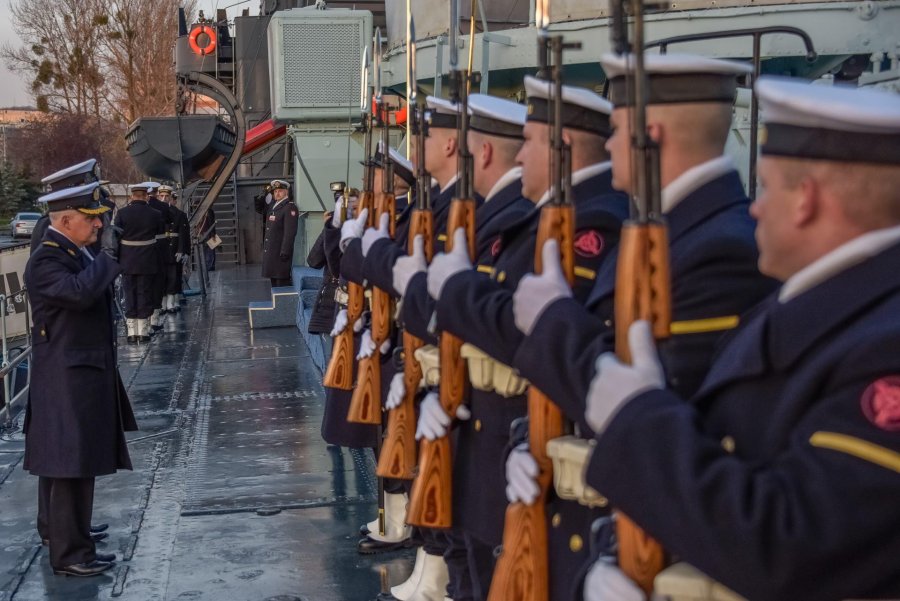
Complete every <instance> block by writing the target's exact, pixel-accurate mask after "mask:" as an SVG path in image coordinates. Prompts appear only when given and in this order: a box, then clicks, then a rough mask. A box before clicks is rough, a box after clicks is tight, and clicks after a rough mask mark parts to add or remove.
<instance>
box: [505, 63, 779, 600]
mask: <svg viewBox="0 0 900 601" xmlns="http://www.w3.org/2000/svg"><path fill="white" fill-rule="evenodd" d="M601 64H602V66H603V68H604V70H605V71H606V73H607V76H608V77H609V78H610V98H611V99H612V100H613V102H614V104H615V109H614V110H613V112H612V115H611V124H612V130H613V135H612V137H611V138H610V139H609V142H608V143H607V148H608V149H609V150H610V152H611V155H612V176H613V185H614V186H615V187H616V188H617V189H621V190H625V191H627V192H633V190H632V178H631V169H630V166H631V152H632V150H631V135H630V129H629V125H630V123H631V113H632V105H631V104H630V102H632V100H631V99H630V98H629V96H628V95H627V93H626V89H625V75H626V71H625V58H624V57H615V56H612V55H610V56H606V57H604V59H603V60H602V63H601ZM645 64H646V70H647V73H648V78H649V82H650V94H649V97H648V107H647V119H648V124H649V128H650V131H651V135H653V136H655V137H657V138H658V139H659V148H660V150H659V153H660V171H661V185H662V208H663V212H664V214H665V215H666V217H667V222H668V226H669V252H670V257H671V263H670V264H671V274H672V282H673V286H672V290H673V294H672V306H673V320H674V323H673V324H672V336H671V338H670V339H669V340H668V341H667V343H666V346H665V349H664V351H663V352H664V356H665V364H666V374H667V377H668V379H669V383H670V385H671V386H672V387H673V388H675V389H676V390H678V391H679V392H681V393H682V394H684V395H685V396H689V395H690V394H692V393H693V392H695V391H696V390H697V387H698V386H699V384H700V382H701V381H702V379H703V377H704V375H705V373H706V370H707V369H708V367H709V364H710V361H711V359H712V355H713V351H714V349H715V348H716V345H717V343H718V342H719V340H720V339H721V337H722V335H723V334H725V333H727V332H728V331H730V330H731V329H733V328H734V327H735V326H736V325H737V324H738V323H739V319H740V315H741V314H742V313H744V312H745V311H746V310H748V309H749V308H750V307H752V306H753V305H754V304H756V303H757V302H759V300H761V299H762V298H763V297H765V296H766V295H767V294H769V293H770V292H771V291H772V289H773V287H774V281H772V280H770V279H768V278H765V277H764V276H762V275H760V274H759V271H758V269H757V267H756V259H757V250H756V243H755V241H754V238H753V231H754V224H753V220H752V219H751V218H750V215H749V206H750V201H749V200H748V198H747V196H746V194H745V192H744V188H743V185H742V184H741V180H740V177H739V175H738V173H737V171H736V170H735V168H734V165H733V163H732V161H731V159H729V158H728V157H726V156H723V154H724V150H725V142H726V139H727V137H728V132H729V129H730V127H731V115H732V103H733V99H734V96H735V93H736V87H737V78H738V77H739V76H741V75H743V74H745V73H747V72H748V69H749V67H748V66H746V65H744V64H740V63H734V62H729V61H721V60H715V59H707V58H702V57H695V56H689V55H676V54H668V55H665V56H659V55H648V56H647V58H646V63H645ZM617 253H618V251H616V254H617ZM616 258H617V255H616ZM547 261H551V262H555V264H556V265H558V257H552V258H550V259H545V264H547ZM615 272H616V261H614V260H613V261H610V262H608V263H607V264H605V265H604V266H603V268H602V269H601V271H600V272H599V273H598V277H597V281H596V284H595V286H594V289H593V290H592V292H591V294H590V296H589V297H588V299H587V302H586V303H582V302H580V301H579V300H578V299H576V298H573V297H572V296H571V294H570V293H568V286H567V285H565V283H564V282H562V283H561V282H560V281H559V279H558V278H553V277H552V275H550V274H551V273H555V271H554V270H551V271H550V272H546V274H545V276H543V277H527V278H525V279H523V280H522V282H521V283H520V284H519V288H518V290H517V291H516V294H515V295H514V297H513V305H514V313H515V321H516V325H517V326H518V327H519V329H520V330H521V331H522V333H523V334H527V335H526V336H525V338H524V340H523V341H522V344H521V345H520V346H519V348H518V350H517V351H516V353H515V356H514V358H513V366H514V367H515V368H516V369H517V370H518V373H519V374H521V375H522V377H524V378H526V379H527V380H528V381H529V382H531V384H532V385H534V386H537V387H538V388H539V389H540V390H541V391H543V392H544V393H545V394H547V395H548V396H549V397H550V398H551V399H553V400H554V401H555V402H556V403H557V404H558V405H559V406H560V407H561V408H562V409H563V411H564V413H565V414H566V415H567V416H568V418H569V419H570V420H571V421H573V422H575V423H577V424H578V428H577V431H578V432H579V433H580V434H581V435H582V437H584V438H587V439H590V437H591V434H592V433H591V430H590V428H589V426H588V424H586V423H585V422H584V419H583V415H584V398H585V396H586V394H587V388H588V386H589V385H590V381H591V378H592V377H593V376H594V373H595V372H594V360H595V359H596V357H597V356H598V355H599V354H600V353H603V352H606V351H609V350H611V349H612V348H613V346H612V345H613V342H614V341H613V335H612V334H613V328H612V324H613V312H612V309H613V298H614V294H615V282H616V277H615ZM533 353H538V354H539V357H535V356H533ZM535 465H536V464H535V463H534V461H533V459H532V458H531V455H530V454H529V453H528V452H527V451H524V450H522V449H519V450H518V451H517V452H514V453H512V454H511V456H510V459H509V464H508V472H507V473H508V476H509V478H510V491H511V497H512V499H513V500H517V501H525V502H533V500H534V497H533V495H534V493H535V491H536V490H537V488H536V486H535V485H534V484H533V474H534V471H533V470H534V467H535ZM576 471H579V470H576ZM579 473H580V471H579ZM529 474H532V475H529ZM524 491H527V494H525V492H524ZM608 514H609V508H608V505H607V503H606V500H605V499H604V498H602V497H599V498H593V499H592V498H586V497H585V498H581V499H579V500H578V501H576V500H563V499H560V498H559V497H558V496H556V495H552V496H551V498H550V501H549V503H548V516H549V518H550V520H551V527H550V542H551V555H550V557H551V559H550V564H551V590H552V591H553V593H555V595H554V597H555V598H559V599H566V598H572V597H573V595H575V594H576V593H575V591H574V590H573V588H572V587H573V586H577V585H578V582H580V579H579V578H577V577H576V571H578V570H579V569H580V568H581V567H582V566H584V564H585V561H586V560H587V559H588V555H589V551H590V547H591V545H589V544H588V543H589V542H590V541H591V525H592V523H594V521H595V520H596V519H598V518H600V517H604V516H606V515H608ZM602 547H603V542H602V541H601V542H600V543H599V544H596V545H594V548H595V549H598V550H599V549H600V548H602Z"/></svg>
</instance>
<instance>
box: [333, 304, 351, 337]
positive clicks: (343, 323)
mask: <svg viewBox="0 0 900 601" xmlns="http://www.w3.org/2000/svg"><path fill="white" fill-rule="evenodd" d="M348 321H349V318H348V317H347V309H341V310H340V311H338V314H337V315H335V316H334V326H332V328H331V337H332V338H334V337H335V336H337V335H338V334H340V333H341V332H343V331H344V328H346V327H347V322H348Z"/></svg>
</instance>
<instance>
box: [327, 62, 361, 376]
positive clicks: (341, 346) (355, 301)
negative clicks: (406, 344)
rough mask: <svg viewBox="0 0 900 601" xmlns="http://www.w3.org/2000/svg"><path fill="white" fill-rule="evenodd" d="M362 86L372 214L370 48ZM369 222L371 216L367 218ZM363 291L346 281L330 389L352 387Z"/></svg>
mask: <svg viewBox="0 0 900 601" xmlns="http://www.w3.org/2000/svg"><path fill="white" fill-rule="evenodd" d="M362 74H363V76H362V86H361V93H360V108H361V109H362V113H363V128H364V129H365V132H366V133H365V142H364V145H365V149H364V150H365V153H366V163H365V172H364V175H363V180H364V182H365V184H366V185H365V191H364V192H363V193H362V195H361V197H360V199H359V205H358V209H357V210H358V211H362V210H363V209H369V215H370V217H371V215H372V177H373V174H372V167H371V165H370V163H371V149H372V127H371V123H370V122H369V120H370V113H369V99H370V98H371V97H372V95H371V93H370V87H371V86H369V84H368V82H369V49H368V47H367V48H366V49H365V51H364V53H363V59H362ZM342 211H344V213H343V215H342V216H343V217H344V218H346V211H347V198H346V194H345V198H344V206H343V208H342ZM370 222H371V219H370ZM365 301H366V298H365V290H363V287H362V286H360V285H359V284H355V283H353V282H348V283H347V327H345V328H344V329H343V331H342V332H341V333H340V334H338V335H337V336H336V337H335V339H334V350H332V352H331V359H330V360H329V361H328V368H327V369H326V370H325V377H324V378H323V379H322V383H323V384H324V385H325V386H328V387H329V388H338V389H340V390H351V389H352V388H353V359H354V353H353V324H355V323H356V322H357V321H358V320H359V318H360V317H362V314H363V310H364V309H365Z"/></svg>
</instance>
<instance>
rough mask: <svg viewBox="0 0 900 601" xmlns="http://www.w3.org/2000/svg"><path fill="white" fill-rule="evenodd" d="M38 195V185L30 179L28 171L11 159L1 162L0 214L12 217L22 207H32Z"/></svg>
mask: <svg viewBox="0 0 900 601" xmlns="http://www.w3.org/2000/svg"><path fill="white" fill-rule="evenodd" d="M37 197H38V190H37V187H36V186H35V185H34V184H33V183H31V182H30V181H29V177H28V174H27V173H26V172H24V171H22V170H21V169H17V168H16V167H14V166H13V165H12V163H10V162H9V161H6V162H3V163H0V215H3V216H4V217H10V216H12V215H13V214H15V213H16V212H18V211H21V210H22V209H28V208H31V207H33V206H34V204H35V201H36V200H37Z"/></svg>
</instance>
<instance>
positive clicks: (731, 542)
mask: <svg viewBox="0 0 900 601" xmlns="http://www.w3.org/2000/svg"><path fill="white" fill-rule="evenodd" d="M897 265H900V245H894V246H893V247H891V248H889V249H887V250H886V251H884V252H882V253H881V254H879V255H877V256H875V257H873V258H870V259H867V260H864V261H863V262H862V263H859V264H857V265H855V266H853V267H850V268H848V269H846V270H845V271H843V272H841V273H839V274H837V275H835V276H833V277H831V278H830V279H828V280H826V281H825V282H823V283H821V284H819V285H817V286H815V287H814V288H812V289H810V290H807V291H806V292H804V293H801V294H800V295H799V296H797V297H795V298H793V299H791V300H789V301H787V302H786V303H784V304H779V303H778V302H777V301H775V299H772V300H771V302H767V303H765V304H764V305H763V306H761V307H760V309H759V310H758V311H757V312H756V314H755V315H754V316H753V317H752V318H748V319H747V320H746V322H745V325H744V326H743V327H742V329H741V330H740V331H739V332H737V333H736V335H735V336H734V337H733V339H732V340H731V341H730V343H729V344H728V345H727V346H726V347H724V348H723V349H722V350H721V352H720V353H719V354H718V356H717V358H716V360H715V362H714V363H713V365H712V368H711V369H710V370H709V373H708V374H707V376H706V379H705V380H704V382H703V384H702V386H701V388H700V390H699V391H698V392H697V394H695V395H694V396H693V397H692V398H691V400H690V402H686V401H685V400H683V398H682V397H680V396H679V395H677V394H676V393H675V392H673V391H671V390H655V391H650V392H646V393H644V394H641V395H638V396H637V397H636V398H635V399H633V400H632V401H630V402H629V403H627V404H626V405H625V406H624V407H622V408H621V409H620V410H619V411H618V413H617V414H616V415H615V416H614V417H613V419H612V420H611V421H610V423H609V425H608V427H607V428H606V430H605V431H604V432H603V434H602V435H600V436H599V437H598V439H597V446H596V448H595V449H594V452H593V457H592V460H591V462H590V464H589V469H588V482H589V483H590V484H591V485H592V486H594V487H595V488H597V489H598V490H599V491H600V492H602V493H603V494H605V495H606V496H608V497H609V499H610V501H611V502H612V503H613V504H614V505H615V506H617V507H620V508H621V509H622V510H623V511H625V512H626V513H627V514H628V515H629V516H630V517H631V518H633V519H634V520H635V521H636V522H637V523H638V524H640V525H642V526H643V527H644V528H645V529H646V530H647V531H648V532H649V533H650V534H652V535H653V536H655V537H656V538H658V539H659V540H660V542H661V543H662V544H663V546H664V547H665V548H667V549H668V550H669V551H671V552H673V553H675V554H676V555H677V556H679V557H681V558H682V559H683V560H684V561H687V562H688V563H690V564H693V565H694V566H696V567H697V568H699V569H700V570H702V571H703V572H705V573H706V574H708V575H709V576H710V577H712V578H714V579H716V580H718V581H720V582H722V583H723V584H724V585H726V586H727V587H729V588H731V589H733V590H734V591H736V592H737V593H739V594H741V595H743V596H745V597H748V598H749V599H753V600H756V599H764V600H766V601H782V600H783V601H796V600H802V599H810V600H812V599H814V600H816V601H831V600H837V599H851V598H856V599H858V598H876V599H897V598H900V561H898V558H900V534H898V533H900V505H898V498H900V353H898V349H900V319H898V315H900V277H898V274H897Z"/></svg>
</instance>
